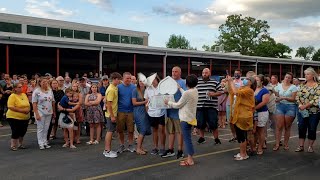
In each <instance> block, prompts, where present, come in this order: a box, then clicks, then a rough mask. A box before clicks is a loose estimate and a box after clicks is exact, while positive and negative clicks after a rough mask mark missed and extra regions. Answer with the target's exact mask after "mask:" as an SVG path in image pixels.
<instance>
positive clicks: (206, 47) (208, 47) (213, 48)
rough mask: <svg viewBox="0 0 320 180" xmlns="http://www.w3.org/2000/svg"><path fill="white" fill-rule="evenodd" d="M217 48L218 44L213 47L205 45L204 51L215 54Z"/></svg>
mask: <svg viewBox="0 0 320 180" xmlns="http://www.w3.org/2000/svg"><path fill="white" fill-rule="evenodd" d="M216 46H217V45H216V44H214V45H212V46H210V45H206V44H204V45H203V46H202V49H203V50H205V51H211V52H213V51H214V50H215V47H216Z"/></svg>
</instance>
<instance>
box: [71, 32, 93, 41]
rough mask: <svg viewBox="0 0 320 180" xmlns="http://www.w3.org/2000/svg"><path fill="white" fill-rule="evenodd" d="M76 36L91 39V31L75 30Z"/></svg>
mask: <svg viewBox="0 0 320 180" xmlns="http://www.w3.org/2000/svg"><path fill="white" fill-rule="evenodd" d="M74 38H75V39H89V40H90V32H87V31H77V30H74Z"/></svg>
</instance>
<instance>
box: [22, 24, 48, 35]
mask: <svg viewBox="0 0 320 180" xmlns="http://www.w3.org/2000/svg"><path fill="white" fill-rule="evenodd" d="M27 34H33V35H41V36H46V35H47V30H46V27H43V26H32V25H27Z"/></svg>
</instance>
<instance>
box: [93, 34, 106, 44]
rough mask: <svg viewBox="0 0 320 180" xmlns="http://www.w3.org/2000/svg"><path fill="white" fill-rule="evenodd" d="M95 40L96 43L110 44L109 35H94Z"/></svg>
mask: <svg viewBox="0 0 320 180" xmlns="http://www.w3.org/2000/svg"><path fill="white" fill-rule="evenodd" d="M94 40H95V41H106V42H109V34H103V33H94Z"/></svg>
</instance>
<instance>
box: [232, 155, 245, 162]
mask: <svg viewBox="0 0 320 180" xmlns="http://www.w3.org/2000/svg"><path fill="white" fill-rule="evenodd" d="M247 159H249V156H248V155H247V156H245V157H242V156H238V157H236V158H234V160H235V161H242V160H247Z"/></svg>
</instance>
